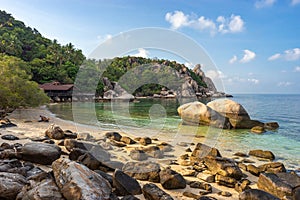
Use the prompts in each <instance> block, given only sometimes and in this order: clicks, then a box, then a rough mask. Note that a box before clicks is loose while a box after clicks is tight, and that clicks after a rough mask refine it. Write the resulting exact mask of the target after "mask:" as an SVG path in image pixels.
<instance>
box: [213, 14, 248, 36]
mask: <svg viewBox="0 0 300 200" xmlns="http://www.w3.org/2000/svg"><path fill="white" fill-rule="evenodd" d="M217 22H218V23H219V26H218V31H219V32H220V33H237V32H242V31H243V30H244V21H243V20H242V18H241V16H239V15H237V16H235V15H231V17H230V18H227V19H226V18H225V17H223V16H219V17H218V18H217Z"/></svg>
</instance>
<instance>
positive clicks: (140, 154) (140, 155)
mask: <svg viewBox="0 0 300 200" xmlns="http://www.w3.org/2000/svg"><path fill="white" fill-rule="evenodd" d="M129 156H130V158H131V159H132V160H138V161H143V160H147V159H148V155H147V154H146V153H145V152H144V151H143V150H135V149H134V150H131V151H130V154H129Z"/></svg>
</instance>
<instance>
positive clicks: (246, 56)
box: [240, 49, 256, 63]
mask: <svg viewBox="0 0 300 200" xmlns="http://www.w3.org/2000/svg"><path fill="white" fill-rule="evenodd" d="M255 57H256V54H255V53H254V52H253V51H250V50H248V49H245V50H244V56H243V58H242V59H241V60H240V62H241V63H246V62H250V61H251V60H253V59H254V58H255Z"/></svg>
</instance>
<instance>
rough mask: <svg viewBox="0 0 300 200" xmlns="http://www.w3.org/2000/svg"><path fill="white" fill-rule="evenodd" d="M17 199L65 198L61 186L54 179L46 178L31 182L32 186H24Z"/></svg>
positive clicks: (44, 199)
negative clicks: (60, 189)
mask: <svg viewBox="0 0 300 200" xmlns="http://www.w3.org/2000/svg"><path fill="white" fill-rule="evenodd" d="M16 199H17V200H21V199H22V200H32V199H36V200H49V199H55V200H64V198H63V196H62V195H61V193H60V191H59V188H58V187H57V185H56V184H55V182H54V180H53V179H44V180H42V181H40V182H31V184H30V186H29V187H27V188H23V191H22V192H21V193H20V194H19V195H18V197H17V198H16Z"/></svg>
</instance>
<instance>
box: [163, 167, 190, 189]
mask: <svg viewBox="0 0 300 200" xmlns="http://www.w3.org/2000/svg"><path fill="white" fill-rule="evenodd" d="M159 177H160V183H161V185H162V186H163V188H165V189H184V188H185V187H186V181H185V179H184V178H183V176H182V175H181V174H179V173H177V172H175V171H173V170H171V169H165V170H162V171H160V172H159Z"/></svg>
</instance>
